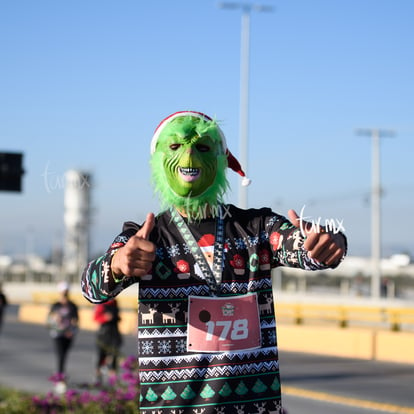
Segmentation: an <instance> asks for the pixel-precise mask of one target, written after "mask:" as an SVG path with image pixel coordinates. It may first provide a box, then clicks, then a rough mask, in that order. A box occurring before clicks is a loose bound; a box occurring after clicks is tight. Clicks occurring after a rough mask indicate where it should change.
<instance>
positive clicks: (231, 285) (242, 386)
mask: <svg viewBox="0 0 414 414" xmlns="http://www.w3.org/2000/svg"><path fill="white" fill-rule="evenodd" d="M222 207H223V208H222V211H221V214H222V219H223V224H224V239H223V251H222V256H223V258H222V274H221V280H220V281H219V283H218V284H217V291H216V292H214V294H213V293H212V291H211V288H210V287H209V283H207V281H206V280H205V277H204V275H203V273H202V272H201V270H200V266H199V264H198V263H197V262H196V261H195V259H194V255H193V254H192V251H191V249H190V246H189V242H188V241H185V239H184V238H183V236H182V234H181V233H180V231H179V230H178V228H177V226H176V224H175V223H174V221H173V220H172V215H171V213H170V211H165V212H163V213H161V214H160V215H158V216H157V217H156V221H155V227H154V229H153V231H152V232H151V234H150V240H151V241H152V242H153V243H155V245H156V259H155V261H154V263H153V266H152V269H151V271H150V272H149V273H148V275H145V276H144V277H141V278H139V279H138V278H125V279H124V280H123V281H122V282H120V283H117V284H115V285H114V284H113V281H112V278H111V276H110V262H111V258H112V255H113V254H114V252H115V251H116V250H117V249H119V248H120V247H122V246H123V245H124V244H125V243H126V242H127V241H128V239H129V238H130V237H131V236H132V235H134V234H135V233H136V231H137V230H138V229H139V228H140V226H138V225H137V224H136V223H133V222H126V223H124V227H123V231H122V233H121V234H120V235H118V236H117V237H116V238H115V240H114V242H113V243H112V245H111V246H110V248H109V249H108V251H107V252H106V254H105V255H104V256H102V257H100V258H98V259H97V260H95V261H92V262H91V263H89V265H88V266H87V267H86V269H85V271H84V273H83V275H82V291H83V294H84V296H85V297H86V298H87V299H88V300H89V301H91V302H93V303H100V302H105V301H106V300H108V299H109V298H111V297H114V296H116V295H118V294H119V293H120V292H121V291H122V290H123V289H125V288H126V287H128V286H130V285H131V284H133V283H138V359H139V376H140V413H141V414H152V413H157V414H167V413H168V414H210V413H212V414H213V413H214V414H240V413H250V414H253V413H282V412H283V410H282V404H281V387H280V374H279V361H278V348H277V335H276V318H275V311H274V297H273V290H272V280H271V270H272V269H273V268H275V267H277V266H290V267H297V268H302V269H305V270H320V269H324V268H325V267H324V265H322V264H320V263H318V262H316V261H314V260H312V259H311V258H309V257H308V256H307V254H306V251H305V250H304V248H303V241H304V238H303V237H302V235H301V232H300V229H298V228H296V227H295V226H293V225H292V223H291V222H290V221H289V220H287V219H286V218H285V217H283V216H281V215H278V214H276V213H274V212H272V211H271V210H270V209H268V208H262V209H248V210H241V209H239V208H237V207H235V206H233V205H224V206H222ZM187 224H188V229H189V230H190V231H191V233H192V235H193V236H194V239H195V241H196V242H197V244H198V246H199V248H200V249H201V251H202V253H203V255H204V256H205V258H206V260H207V262H208V263H209V264H211V261H212V257H213V256H214V251H213V250H214V242H215V231H216V220H215V219H214V218H213V219H211V218H206V219H202V220H199V221H197V222H190V223H187ZM249 294H254V295H256V298H257V312H258V320H259V330H260V344H259V346H258V347H256V348H254V349H241V350H231V349H229V350H220V351H217V352H211V351H209V352H203V350H200V349H198V350H197V351H195V352H193V351H191V349H189V346H188V345H189V344H188V330H189V328H188V326H189V325H188V321H189V314H188V310H189V297H194V296H195V297H198V298H200V297H201V298H203V297H204V298H211V297H214V296H217V297H219V298H223V297H225V298H237V297H240V296H243V295H249ZM227 305H228V304H227ZM230 311H231V310H230ZM223 312H224V310H223ZM226 312H229V310H228V309H226ZM201 314H202V312H200V315H201ZM223 314H224V313H223ZM204 317H205V315H204ZM200 319H202V318H201V317H200ZM202 320H203V321H204V322H206V324H210V325H209V326H210V327H211V326H212V323H213V321H211V320H210V321H209V318H208V317H207V318H205V319H202ZM235 323H236V324H237V323H239V322H237V321H236V322H235ZM218 324H219V323H217V325H218ZM227 328H229V329H227ZM244 328H245V326H244V327H243V326H238V327H237V326H236V327H235V326H230V327H224V328H223V330H222V331H221V335H222V334H223V332H224V329H227V331H226V335H227V336H229V337H230V336H232V337H233V336H234V337H236V338H238V337H240V336H241V335H242V334H243V329H244ZM245 330H246V329H245ZM233 334H234V335H233ZM221 339H222V338H221ZM230 342H231V341H230Z"/></svg>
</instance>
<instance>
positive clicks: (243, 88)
mask: <svg viewBox="0 0 414 414" xmlns="http://www.w3.org/2000/svg"><path fill="white" fill-rule="evenodd" d="M249 72H250V7H247V6H245V7H243V13H242V18H241V50H240V120H239V122H240V162H241V165H242V167H243V168H244V169H245V171H248V168H247V164H248V156H247V154H248V145H249V144H248V141H249ZM247 205H248V204H247V186H243V185H240V186H239V207H240V208H247Z"/></svg>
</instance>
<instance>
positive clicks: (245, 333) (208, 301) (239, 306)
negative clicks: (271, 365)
mask: <svg viewBox="0 0 414 414" xmlns="http://www.w3.org/2000/svg"><path fill="white" fill-rule="evenodd" d="M188 303H189V304H188V315H189V317H188V330H187V332H188V333H187V335H188V337H187V351H189V352H223V351H242V350H249V349H256V348H260V346H261V338H260V320H259V310H258V305H257V295H256V293H250V294H247V295H243V296H235V297H225V298H223V297H199V296H190V297H189V301H188Z"/></svg>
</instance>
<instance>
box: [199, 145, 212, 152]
mask: <svg viewBox="0 0 414 414" xmlns="http://www.w3.org/2000/svg"><path fill="white" fill-rule="evenodd" d="M196 148H197V150H198V151H199V152H208V151H210V147H209V146H208V145H205V144H197V145H196Z"/></svg>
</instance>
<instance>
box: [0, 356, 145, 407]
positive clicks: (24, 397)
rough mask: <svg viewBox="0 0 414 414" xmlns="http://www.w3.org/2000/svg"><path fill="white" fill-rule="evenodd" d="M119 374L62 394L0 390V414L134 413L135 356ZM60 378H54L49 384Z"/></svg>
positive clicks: (126, 361)
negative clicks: (103, 384)
mask: <svg viewBox="0 0 414 414" xmlns="http://www.w3.org/2000/svg"><path fill="white" fill-rule="evenodd" d="M121 369H122V372H121V374H120V375H118V376H116V377H112V378H109V379H108V385H106V386H103V387H99V388H93V387H90V388H87V389H71V388H69V389H67V390H66V391H64V392H63V393H59V392H56V391H55V392H52V391H51V392H48V393H47V394H46V395H35V396H33V395H30V394H29V393H26V392H20V391H16V390H10V389H6V388H0V414H101V413H102V414H137V412H138V403H139V380H138V374H137V361H136V358H135V357H128V358H126V359H125V360H124V361H123V363H122V364H121ZM61 380H62V378H58V377H56V376H55V377H54V378H52V381H53V382H56V383H57V382H60V381H61Z"/></svg>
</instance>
